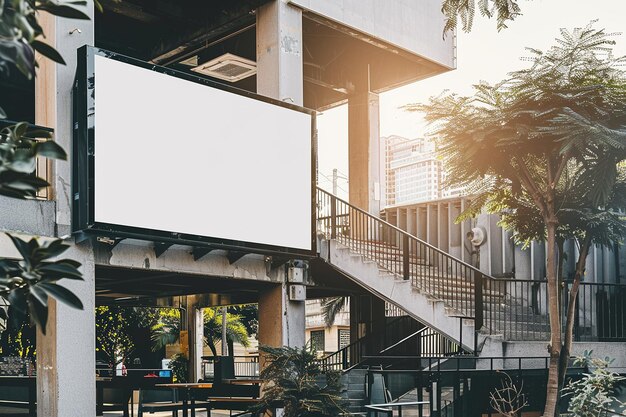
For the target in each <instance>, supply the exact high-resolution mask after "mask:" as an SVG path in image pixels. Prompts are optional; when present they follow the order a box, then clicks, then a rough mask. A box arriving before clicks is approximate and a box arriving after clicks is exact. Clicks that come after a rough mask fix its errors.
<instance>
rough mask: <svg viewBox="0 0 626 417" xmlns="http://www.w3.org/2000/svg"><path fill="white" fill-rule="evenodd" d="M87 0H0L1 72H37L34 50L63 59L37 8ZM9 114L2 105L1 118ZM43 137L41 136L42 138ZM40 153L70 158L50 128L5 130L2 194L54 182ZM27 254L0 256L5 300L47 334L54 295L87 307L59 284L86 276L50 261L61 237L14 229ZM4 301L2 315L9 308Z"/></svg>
mask: <svg viewBox="0 0 626 417" xmlns="http://www.w3.org/2000/svg"><path fill="white" fill-rule="evenodd" d="M85 4H87V2H86V1H69V2H67V4H61V3H57V2H54V1H52V0H7V1H0V75H3V74H4V73H6V72H7V71H11V70H12V69H13V68H17V69H18V70H19V71H20V72H21V73H22V74H23V75H24V76H26V77H28V78H29V79H30V78H32V77H34V76H35V69H36V67H37V61H36V60H35V51H37V52H38V53H40V54H41V55H43V56H44V57H47V58H49V59H51V60H53V61H54V62H57V63H60V64H64V61H63V58H62V57H61V55H60V54H59V53H58V52H57V51H56V50H55V49H54V48H53V47H51V46H50V45H48V44H46V43H44V42H42V40H41V39H42V38H44V33H43V29H42V28H41V26H40V25H39V23H38V21H37V18H38V13H40V12H48V13H50V14H53V15H56V16H61V17H67V18H73V19H88V18H89V17H88V16H87V15H86V14H84V13H83V12H81V11H80V10H78V9H76V8H75V7H73V6H77V5H78V6H80V5H85ZM6 117H7V115H6V113H5V111H4V110H3V109H1V108H0V119H4V118H6ZM42 138H43V139H44V140H38V139H42ZM37 157H47V158H54V159H63V160H64V159H66V154H65V151H64V150H63V149H62V148H61V147H60V146H59V145H57V144H56V143H55V142H53V141H52V140H51V136H50V134H49V133H48V132H42V131H33V130H32V129H29V128H28V124H26V123H18V124H16V125H15V126H12V127H8V128H5V129H3V130H2V131H0V194H2V195H5V196H9V197H13V198H33V197H35V196H36V194H37V191H38V190H39V189H41V188H43V187H46V186H48V185H49V184H48V183H47V182H46V181H45V180H43V179H42V178H39V177H37V176H36V175H35V161H36V158H37ZM9 237H10V238H11V240H12V241H13V243H14V245H15V246H16V248H17V249H18V251H19V253H20V255H21V257H22V259H18V260H9V259H0V299H1V300H0V301H3V303H2V304H6V303H5V301H7V300H8V303H9V304H10V305H11V307H10V309H8V310H10V311H11V317H12V318H13V320H15V322H19V321H21V319H22V316H23V315H24V314H26V312H28V313H30V319H31V324H33V325H38V326H39V327H40V328H41V329H42V331H43V332H44V334H45V331H46V322H47V318H48V299H49V297H50V296H52V297H53V298H56V299H57V300H59V301H62V302H64V303H66V304H68V305H70V306H72V307H75V308H80V309H82V304H81V303H80V300H79V299H78V298H77V297H76V296H75V295H74V294H73V293H72V292H71V291H69V290H67V289H66V288H65V287H63V286H60V285H58V283H57V281H59V280H60V279H62V278H69V279H76V280H80V279H82V277H81V274H80V272H79V271H78V267H79V266H80V264H79V263H78V262H75V261H71V260H67V259H65V260H59V261H56V262H53V261H50V258H54V257H57V256H59V255H61V254H62V253H63V252H65V250H67V249H68V247H69V246H68V245H65V244H64V243H63V242H62V241H61V240H59V239H54V240H50V241H45V242H43V243H40V242H39V241H38V240H37V239H35V238H32V239H30V240H29V241H28V242H26V241H23V240H21V239H19V238H17V237H14V236H11V235H9ZM8 310H7V309H5V308H4V307H0V319H6V318H7V316H8V313H9V311H8Z"/></svg>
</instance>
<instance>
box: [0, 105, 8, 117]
mask: <svg viewBox="0 0 626 417" xmlns="http://www.w3.org/2000/svg"><path fill="white" fill-rule="evenodd" d="M6 118H7V114H6V113H5V112H4V110H3V109H2V107H0V119H6Z"/></svg>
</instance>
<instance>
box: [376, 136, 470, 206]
mask: <svg viewBox="0 0 626 417" xmlns="http://www.w3.org/2000/svg"><path fill="white" fill-rule="evenodd" d="M381 144H382V146H383V147H384V161H385V164H384V166H385V171H384V172H383V173H382V174H383V175H384V177H385V205H386V206H393V205H398V204H407V203H418V202H422V201H430V200H437V199H440V198H448V197H455V196H458V195H460V194H461V193H462V189H460V188H454V189H450V188H444V184H445V182H444V178H445V167H444V164H443V162H442V160H441V158H440V156H439V155H438V153H437V146H436V144H435V142H434V140H432V139H429V138H416V139H408V138H404V137H402V136H396V135H392V136H388V137H384V138H381Z"/></svg>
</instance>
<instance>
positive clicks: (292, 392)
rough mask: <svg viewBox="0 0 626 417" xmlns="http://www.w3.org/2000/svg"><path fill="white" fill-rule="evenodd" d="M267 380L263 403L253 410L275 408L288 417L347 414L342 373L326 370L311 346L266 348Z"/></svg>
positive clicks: (264, 374)
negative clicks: (280, 409) (282, 411)
mask: <svg viewBox="0 0 626 417" xmlns="http://www.w3.org/2000/svg"><path fill="white" fill-rule="evenodd" d="M260 350H261V358H262V359H261V360H262V361H264V363H265V367H264V368H263V370H262V371H261V379H262V380H263V381H264V384H265V385H264V387H263V399H262V402H261V404H259V405H258V406H256V407H254V408H253V409H252V410H251V411H264V410H268V409H272V408H273V407H280V408H283V409H284V416H285V417H315V416H317V417H320V416H338V415H340V414H343V413H345V412H346V410H345V409H344V401H343V399H342V398H341V397H340V396H339V394H340V393H341V391H342V387H341V382H340V378H339V376H340V374H339V372H338V371H324V370H322V368H321V367H320V365H319V363H318V362H317V361H316V357H315V352H313V350H312V349H311V347H310V346H305V347H301V348H292V347H287V346H284V347H270V346H262V347H261V348H260Z"/></svg>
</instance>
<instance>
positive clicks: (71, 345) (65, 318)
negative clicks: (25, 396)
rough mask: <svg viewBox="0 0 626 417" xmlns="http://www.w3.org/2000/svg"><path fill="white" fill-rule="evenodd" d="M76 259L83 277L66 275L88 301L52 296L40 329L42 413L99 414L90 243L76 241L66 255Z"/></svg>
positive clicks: (57, 416) (49, 416)
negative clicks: (75, 304)
mask: <svg viewBox="0 0 626 417" xmlns="http://www.w3.org/2000/svg"><path fill="white" fill-rule="evenodd" d="M63 257H64V258H69V259H74V260H76V261H78V262H80V263H81V264H82V266H81V267H80V270H81V272H82V273H83V279H84V281H73V280H61V282H60V283H61V284H62V285H63V286H65V287H66V288H68V289H70V290H71V291H72V292H74V294H76V296H78V298H80V300H81V301H82V303H83V310H76V309H74V308H71V307H68V306H67V305H65V304H63V303H57V302H55V301H51V302H50V303H49V305H50V310H49V315H48V324H47V326H46V334H45V335H44V334H42V333H41V332H37V415H38V416H46V417H91V416H95V415H96V379H95V377H94V375H95V373H94V372H95V369H96V346H95V339H96V334H95V332H96V322H95V310H94V309H95V266H94V261H93V259H94V257H93V249H92V247H91V244H90V243H88V242H84V243H82V244H80V245H73V246H72V247H71V248H70V249H69V250H67V252H65V253H64V254H63Z"/></svg>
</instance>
